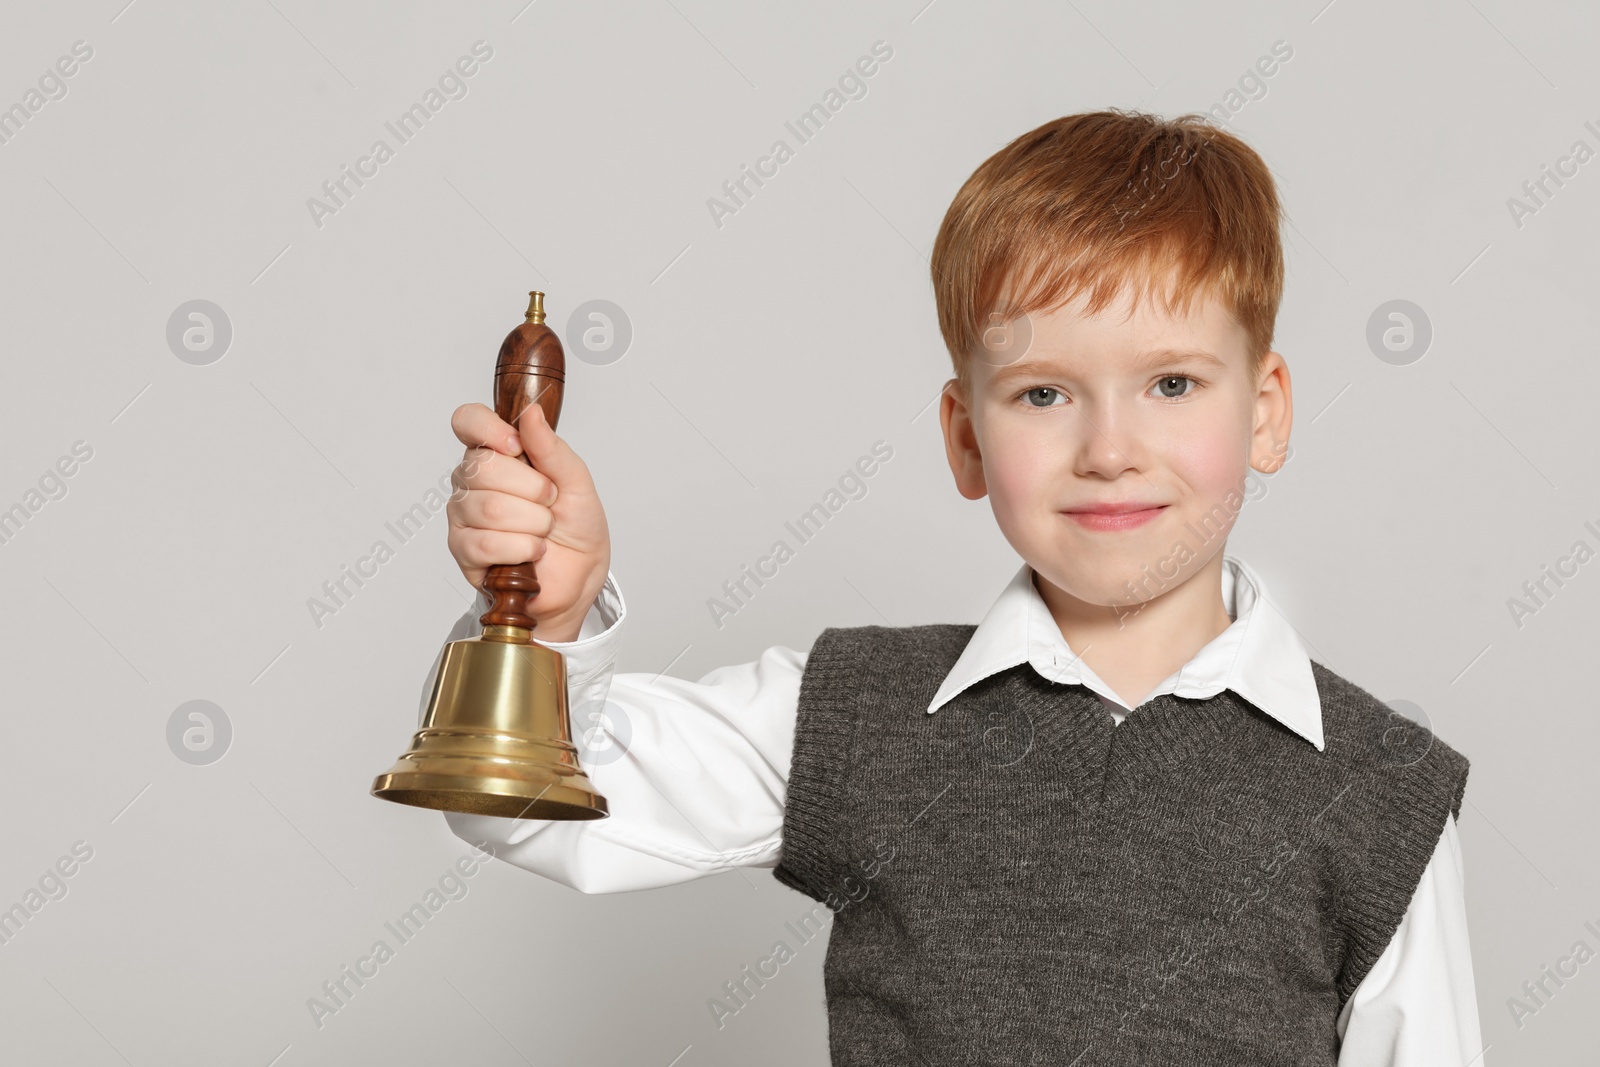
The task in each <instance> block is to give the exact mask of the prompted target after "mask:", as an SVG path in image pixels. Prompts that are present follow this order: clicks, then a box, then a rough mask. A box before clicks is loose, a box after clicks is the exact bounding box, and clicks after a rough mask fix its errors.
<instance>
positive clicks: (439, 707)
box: [372, 292, 608, 819]
mask: <svg viewBox="0 0 1600 1067" xmlns="http://www.w3.org/2000/svg"><path fill="white" fill-rule="evenodd" d="M528 296H529V298H530V299H529V302H528V312H527V321H525V322H522V323H520V324H519V325H518V326H517V328H516V329H514V330H512V331H511V332H510V333H509V334H507V335H506V339H505V342H504V343H503V344H502V345H501V346H500V358H499V360H498V361H497V362H496V363H495V368H494V409H495V413H496V414H498V415H499V416H500V417H501V418H502V419H504V420H505V421H506V422H508V423H510V424H511V425H512V426H516V425H518V422H517V420H518V417H519V416H520V415H521V414H522V413H523V412H524V411H526V410H527V407H528V405H529V404H538V405H539V406H540V407H542V408H543V409H544V417H545V421H546V422H548V423H549V424H550V427H551V429H554V428H555V425H556V419H557V418H558V417H559V416H560V414H561V393H562V388H563V386H564V384H565V380H566V356H565V353H564V352H563V350H562V348H561V339H560V338H559V337H558V336H557V335H556V332H555V331H554V330H552V329H551V328H550V327H549V326H547V325H545V321H544V294H543V293H541V292H530V293H529V294H528ZM521 458H522V461H523V462H525V463H526V462H528V457H527V453H526V452H523V453H522V455H521ZM483 584H484V588H485V591H486V592H487V593H488V594H489V595H490V596H492V597H493V598H494V599H493V602H492V604H491V605H490V608H489V610H488V611H487V612H485V613H484V614H483V615H481V616H479V619H478V621H479V622H480V623H481V624H482V625H483V634H482V636H480V637H474V638H471V639H470V640H466V641H451V642H450V643H449V644H447V645H446V646H445V651H444V658H443V660H442V661H441V662H440V664H439V674H438V676H437V677H436V678H435V679H434V683H433V693H432V695H431V696H430V697H429V699H428V711H427V714H426V715H425V716H423V720H422V728H421V729H419V730H418V731H417V732H416V735H415V736H414V737H412V739H411V749H410V750H409V751H408V752H406V753H405V754H404V755H402V756H401V757H400V758H399V759H398V760H396V761H395V764H394V766H393V767H390V768H389V769H388V770H387V771H385V772H384V773H383V774H380V775H378V777H377V778H375V779H373V782H372V795H373V796H375V797H382V798H383V799H384V800H392V801H395V802H396V803H399V804H412V805H415V806H417V807H421V808H437V809H440V810H443V811H458V812H465V813H467V814H471V815H499V816H503V817H505V818H511V819H603V818H605V817H606V815H607V814H608V809H607V807H606V798H605V797H603V796H601V795H600V794H599V793H598V792H596V791H595V788H594V785H593V783H591V782H590V781H589V777H588V775H586V774H584V773H583V768H582V767H581V766H579V764H578V750H577V748H576V747H575V746H574V745H573V743H572V728H571V723H570V720H569V718H568V710H567V668H566V660H565V659H564V658H563V657H562V656H561V654H560V653H559V652H556V651H554V650H553V649H550V648H546V647H545V646H544V645H539V644H534V643H533V641H532V640H531V638H532V634H533V628H534V620H533V618H532V617H531V616H529V615H528V614H526V610H527V605H528V601H529V600H531V599H533V598H534V597H535V596H537V595H538V593H539V582H538V580H537V579H536V578H535V577H534V570H533V564H532V563H531V562H530V563H516V564H507V565H499V566H494V567H490V568H489V571H488V574H487V575H486V576H485V578H484V583H483Z"/></svg>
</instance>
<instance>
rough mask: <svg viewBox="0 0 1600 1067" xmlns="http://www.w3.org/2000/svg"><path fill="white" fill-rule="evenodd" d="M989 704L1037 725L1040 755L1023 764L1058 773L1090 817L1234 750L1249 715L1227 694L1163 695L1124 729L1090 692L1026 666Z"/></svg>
mask: <svg viewBox="0 0 1600 1067" xmlns="http://www.w3.org/2000/svg"><path fill="white" fill-rule="evenodd" d="M989 699H990V700H996V699H998V700H999V701H1001V702H1002V703H1003V704H1005V705H1009V707H1008V709H1007V710H1008V711H1010V712H1011V714H1012V715H1014V716H1016V717H1017V719H1019V720H1022V721H1026V722H1027V723H1029V724H1030V728H1031V742H1032V744H1031V748H1032V750H1033V751H1030V752H1029V753H1028V754H1027V755H1026V756H1024V757H1023V758H1024V759H1047V760H1051V761H1053V762H1054V763H1055V764H1056V765H1058V766H1059V767H1060V768H1061V771H1062V773H1063V775H1064V777H1065V785H1066V789H1067V791H1068V792H1069V793H1070V795H1071V797H1072V800H1073V802H1074V803H1075V804H1076V805H1077V806H1078V807H1079V808H1080V809H1082V810H1086V811H1087V810H1095V809H1102V808H1115V807H1119V806H1121V805H1123V804H1125V803H1127V802H1128V801H1129V800H1130V799H1136V798H1137V797H1138V796H1140V795H1141V794H1142V793H1144V792H1145V791H1147V790H1150V789H1153V788H1156V787H1157V785H1158V780H1159V779H1160V778H1161V776H1162V775H1163V774H1164V773H1166V772H1167V771H1168V770H1170V769H1171V768H1172V767H1174V766H1176V765H1177V764H1179V763H1182V762H1183V761H1184V760H1186V759H1188V758H1190V757H1191V756H1193V755H1195V754H1196V753H1198V752H1202V751H1204V750H1206V749H1208V748H1212V747H1215V746H1218V745H1224V744H1227V743H1228V740H1229V735H1230V734H1231V733H1232V732H1233V731H1234V730H1235V729H1237V728H1238V727H1239V726H1240V725H1241V724H1242V723H1243V721H1244V719H1245V718H1246V717H1247V715H1248V712H1247V711H1246V709H1245V707H1244V706H1243V701H1242V699H1241V698H1239V697H1237V696H1235V695H1234V694H1233V693H1231V692H1229V691H1227V690H1223V691H1222V692H1220V693H1218V694H1217V695H1216V696H1214V697H1210V698H1206V699H1192V698H1186V697H1179V696H1175V695H1173V694H1171V693H1163V694H1161V695H1159V696H1155V697H1152V698H1150V699H1149V700H1147V701H1145V702H1144V703H1143V704H1141V705H1139V706H1138V707H1137V708H1135V709H1133V710H1132V711H1131V712H1129V713H1127V716H1126V718H1125V719H1124V720H1123V721H1122V723H1121V724H1120V725H1119V724H1117V722H1116V721H1115V720H1114V719H1113V718H1112V717H1111V712H1110V711H1109V710H1108V709H1107V708H1106V706H1105V704H1104V703H1103V702H1102V701H1101V699H1100V697H1099V696H1098V695H1096V694H1095V693H1094V692H1092V691H1091V690H1089V689H1088V688H1087V687H1085V686H1083V685H1075V684H1062V683H1058V682H1052V681H1050V680H1049V679H1047V678H1044V677H1041V676H1040V675H1039V673H1038V672H1037V671H1035V670H1034V669H1033V668H1032V667H1031V666H1030V665H1029V664H1026V663H1023V664H1019V665H1017V666H1016V667H1015V668H1012V669H1011V670H1009V671H1007V672H1006V675H1005V677H1004V678H1003V679H1002V680H1001V684H1000V685H999V687H998V688H997V689H996V690H995V691H994V692H993V693H992V694H991V695H990V697H989Z"/></svg>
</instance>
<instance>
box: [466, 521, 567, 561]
mask: <svg viewBox="0 0 1600 1067" xmlns="http://www.w3.org/2000/svg"><path fill="white" fill-rule="evenodd" d="M445 540H446V543H447V544H448V546H449V549H450V554H451V555H452V556H454V557H455V559H456V562H457V563H458V564H459V565H461V566H464V567H484V568H488V567H500V566H506V565H509V564H517V563H527V562H529V561H530V560H533V559H535V558H537V557H539V556H542V555H544V546H545V545H547V544H549V541H547V540H546V539H545V538H543V537H534V536H533V535H532V534H522V533H507V532H505V531H503V530H480V529H476V528H474V527H470V526H460V527H451V529H450V532H449V534H447V535H446V538H445Z"/></svg>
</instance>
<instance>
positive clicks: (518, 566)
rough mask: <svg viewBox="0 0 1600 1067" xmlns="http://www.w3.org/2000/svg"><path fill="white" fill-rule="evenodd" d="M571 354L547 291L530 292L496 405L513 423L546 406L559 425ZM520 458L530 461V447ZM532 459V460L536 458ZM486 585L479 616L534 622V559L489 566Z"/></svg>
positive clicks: (503, 363)
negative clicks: (549, 319) (552, 321)
mask: <svg viewBox="0 0 1600 1067" xmlns="http://www.w3.org/2000/svg"><path fill="white" fill-rule="evenodd" d="M566 379H567V357H566V352H565V351H564V350H563V349H562V347H561V338H560V337H558V336H557V335H556V332H555V331H554V330H552V329H551V328H550V327H549V326H548V325H546V324H545V321H544V294H543V293H541V292H538V291H537V290H535V291H531V292H529V293H528V312H527V317H526V321H524V322H522V323H520V324H519V325H518V326H517V328H516V329H514V330H512V331H511V332H510V333H508V334H506V339H505V341H504V342H502V343H501V345H500V358H499V359H498V360H496V361H495V365H494V411H495V414H496V415H499V416H500V417H501V418H502V419H504V420H505V421H506V422H509V423H510V424H511V425H512V427H513V428H516V427H517V426H518V419H519V418H520V417H521V415H522V413H523V412H524V411H526V410H527V409H528V405H530V404H538V405H539V406H540V407H541V408H543V409H544V421H545V422H547V423H549V424H550V428H551V429H552V430H553V429H555V427H556V420H557V419H559V418H560V417H561V394H562V391H563V389H564V388H565V386H566ZM519 458H520V459H521V460H522V461H523V462H524V463H529V462H530V461H529V459H528V453H527V450H526V449H524V450H523V451H522V452H521V453H520V456H519ZM530 465H531V464H530ZM483 587H484V591H485V593H487V594H488V595H489V596H490V597H492V598H493V599H492V600H491V602H490V604H489V610H488V611H486V612H484V613H483V615H481V616H479V618H478V622H479V623H480V624H482V625H483V626H485V627H488V626H520V627H523V628H525V629H528V630H532V629H533V628H534V619H533V616H532V615H530V614H528V601H530V600H532V599H533V598H534V597H536V596H538V595H539V579H538V578H537V577H536V576H535V575H534V571H533V563H532V562H528V563H501V564H496V565H495V566H493V567H490V568H489V571H488V573H487V574H486V575H484V579H483Z"/></svg>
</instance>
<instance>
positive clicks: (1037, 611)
mask: <svg viewBox="0 0 1600 1067" xmlns="http://www.w3.org/2000/svg"><path fill="white" fill-rule="evenodd" d="M1222 562H1223V566H1222V601H1223V605H1224V606H1225V607H1226V608H1227V611H1228V614H1229V616H1231V617H1232V618H1233V622H1232V624H1230V625H1229V626H1228V628H1227V629H1226V630H1224V631H1223V632H1222V633H1220V634H1218V635H1217V636H1216V637H1215V638H1213V639H1212V640H1211V642H1210V643H1208V644H1207V645H1206V646H1205V647H1204V648H1202V649H1201V650H1200V651H1199V652H1197V653H1195V655H1194V657H1193V658H1192V659H1190V660H1189V662H1188V663H1185V664H1184V665H1183V666H1182V667H1180V668H1179V669H1178V670H1177V671H1175V672H1174V673H1172V674H1171V675H1169V676H1168V677H1167V678H1166V679H1165V680H1163V681H1162V682H1161V683H1160V684H1159V685H1157V686H1156V687H1155V689H1153V690H1152V691H1151V692H1149V693H1148V694H1146V695H1145V697H1144V699H1145V700H1149V699H1151V698H1153V697H1155V696H1158V695H1160V694H1162V693H1172V694H1174V695H1176V696H1180V697H1196V698H1205V697H1212V696H1215V695H1216V694H1218V693H1219V692H1221V691H1222V690H1224V689H1229V690H1232V691H1233V692H1234V693H1236V694H1238V695H1239V696H1241V697H1243V698H1244V699H1245V700H1247V701H1249V702H1250V703H1251V704H1253V705H1254V706H1255V707H1257V708H1259V709H1260V710H1261V711H1262V712H1264V713H1265V714H1266V715H1268V716H1270V717H1271V718H1273V719H1275V720H1277V721H1278V722H1280V723H1282V724H1283V725H1284V726H1285V727H1287V728H1288V729H1289V730H1291V731H1292V732H1294V733H1295V734H1296V735H1298V736H1300V737H1303V738H1305V739H1306V740H1307V741H1309V742H1310V743H1311V744H1312V745H1313V746H1314V747H1315V748H1316V749H1317V750H1318V751H1321V750H1322V748H1323V735H1322V703H1321V701H1320V699H1319V698H1318V696H1317V685H1316V679H1315V678H1313V677H1312V674H1311V658H1310V656H1308V655H1307V654H1306V650H1305V646H1304V645H1302V644H1301V643H1300V639H1299V637H1298V636H1297V635H1296V634H1295V630H1294V627H1293V626H1291V625H1290V624H1289V621H1288V620H1287V619H1285V618H1284V617H1283V615H1282V614H1281V613H1280V612H1279V611H1278V610H1277V608H1276V607H1275V606H1274V605H1273V604H1272V603H1271V602H1270V601H1269V600H1268V599H1267V596H1266V586H1265V584H1264V583H1263V582H1262V580H1261V576H1260V575H1258V574H1257V573H1256V572H1255V571H1254V570H1252V569H1251V568H1250V567H1249V566H1247V565H1246V564H1245V563H1244V561H1243V560H1240V559H1238V558H1236V557H1234V556H1230V555H1226V554H1224V556H1223V558H1222ZM1019 663H1028V664H1031V665H1032V667H1033V669H1034V670H1035V671H1037V672H1038V673H1039V674H1040V675H1042V676H1043V677H1045V678H1048V679H1049V680H1051V681H1053V682H1059V683H1062V684H1067V685H1083V686H1087V687H1088V688H1089V689H1090V690H1092V691H1093V692H1095V693H1097V694H1098V695H1099V696H1100V697H1101V698H1102V699H1104V700H1106V701H1108V702H1110V703H1112V704H1114V705H1116V706H1117V707H1119V708H1125V707H1126V706H1125V705H1124V704H1123V703H1122V700H1121V698H1119V697H1118V696H1117V695H1116V693H1114V692H1113V691H1112V690H1111V687H1110V686H1108V685H1106V684H1105V682H1103V681H1101V680H1100V678H1099V676H1098V675H1096V674H1095V673H1094V670H1093V669H1092V668H1091V667H1090V666H1089V665H1088V664H1087V663H1084V662H1083V661H1082V660H1081V659H1079V658H1078V656H1077V654H1076V653H1074V652H1073V651H1072V648H1071V647H1070V646H1069V645H1068V644H1067V641H1066V639H1065V638H1064V637H1062V636H1061V630H1060V628H1059V627H1057V626H1056V623H1055V619H1054V618H1052V617H1051V615H1050V609H1049V608H1048V607H1047V606H1046V605H1045V602H1044V598H1043V597H1041V596H1040V595H1039V591H1038V590H1037V589H1035V588H1034V585H1033V568H1032V567H1030V566H1029V565H1028V564H1026V563H1024V564H1023V565H1022V568H1021V569H1020V570H1019V571H1017V573H1016V576H1015V577H1013V578H1012V579H1011V582H1010V583H1009V584H1008V585H1007V586H1006V587H1005V589H1004V590H1003V591H1002V592H1001V593H1000V596H999V597H998V598H997V599H996V600H995V602H994V606H993V607H991V608H990V609H989V613H988V614H987V615H985V616H984V618H983V621H982V622H981V623H979V624H978V627H977V629H976V630H974V631H973V634H972V638H971V639H970V640H969V641H968V642H967V647H966V648H965V649H964V650H962V653H961V655H960V657H959V658H958V659H957V660H956V663H955V666H954V667H952V668H951V669H950V673H949V674H947V675H946V676H945V679H944V682H943V684H942V685H940V687H939V691H938V693H936V694H935V695H934V698H933V703H932V704H930V705H929V706H928V714H930V715H931V714H933V713H934V712H935V711H937V710H939V708H940V707H941V706H943V705H944V704H946V703H948V702H949V701H950V700H952V699H954V698H955V697H956V696H957V695H958V694H960V693H961V692H963V691H964V690H965V689H966V688H967V687H968V686H971V685H974V684H976V683H977V682H980V681H982V680H983V679H985V678H988V677H989V676H990V675H993V674H998V673H999V672H1000V671H1003V670H1006V669H1007V668H1010V667H1014V666H1016V665H1017V664H1019Z"/></svg>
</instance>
